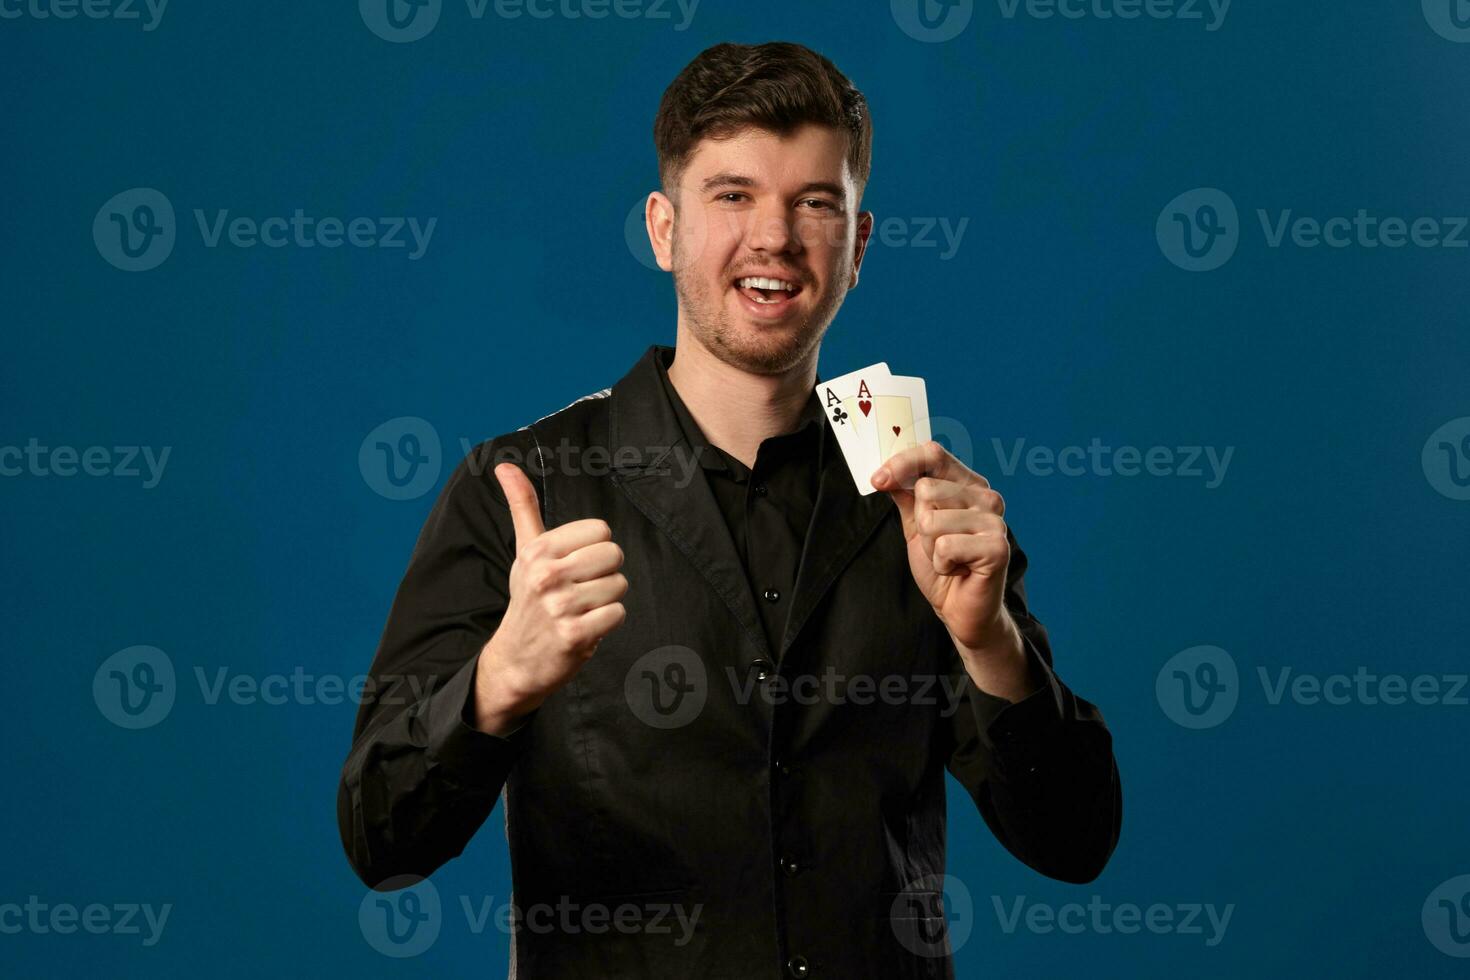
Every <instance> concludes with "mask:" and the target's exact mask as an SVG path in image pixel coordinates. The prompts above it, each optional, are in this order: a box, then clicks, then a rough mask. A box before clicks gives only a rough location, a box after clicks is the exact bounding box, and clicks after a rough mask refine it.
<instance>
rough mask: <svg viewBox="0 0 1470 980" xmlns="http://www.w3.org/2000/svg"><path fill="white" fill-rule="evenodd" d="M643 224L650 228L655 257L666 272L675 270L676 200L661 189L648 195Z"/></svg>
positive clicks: (650, 238) (649, 240)
mask: <svg viewBox="0 0 1470 980" xmlns="http://www.w3.org/2000/svg"><path fill="white" fill-rule="evenodd" d="M643 224H644V226H645V227H646V228H647V229H648V243H649V244H650V245H652V246H653V257H654V259H656V260H657V261H658V267H659V268H660V269H662V270H664V271H665V272H672V271H674V202H673V201H671V200H669V199H668V198H667V197H666V196H664V194H663V192H661V191H654V192H653V193H651V194H649V195H648V200H647V201H646V202H644V205H643Z"/></svg>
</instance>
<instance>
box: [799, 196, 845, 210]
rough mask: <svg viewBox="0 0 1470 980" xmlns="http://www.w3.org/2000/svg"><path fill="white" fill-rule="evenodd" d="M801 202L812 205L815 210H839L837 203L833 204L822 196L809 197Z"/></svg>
mask: <svg viewBox="0 0 1470 980" xmlns="http://www.w3.org/2000/svg"><path fill="white" fill-rule="evenodd" d="M801 203H802V204H806V205H810V206H811V207H812V208H814V209H815V210H818V211H836V210H837V205H835V204H833V203H832V202H831V201H826V200H823V199H822V198H820V197H809V198H807V199H806V200H804V201H802V202H801Z"/></svg>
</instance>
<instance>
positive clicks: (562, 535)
mask: <svg viewBox="0 0 1470 980" xmlns="http://www.w3.org/2000/svg"><path fill="white" fill-rule="evenodd" d="M495 478H496V479H497V480H498V481H500V487H501V489H502V490H503V491H504V493H505V500H506V503H507V504H508V505H509V506H510V516H511V521H512V522H513V524H514V525H515V537H516V542H515V543H516V557H515V562H514V563H513V564H512V565H511V567H510V604H509V605H508V606H507V607H506V610H505V615H504V616H503V617H502V618H501V621H500V627H499V628H498V629H497V630H496V631H495V635H494V636H492V637H491V638H490V641H489V642H488V643H486V644H485V648H484V649H483V650H482V651H481V652H480V661H479V666H478V668H477V672H476V676H475V724H476V727H477V728H479V729H480V730H481V731H483V732H489V733H491V734H504V733H506V732H509V731H512V730H514V729H515V727H517V725H518V723H519V719H520V718H521V717H522V716H524V715H526V714H528V713H529V712H531V711H533V710H535V709H536V708H537V707H539V706H540V704H541V702H542V701H545V700H546V699H547V698H548V697H550V696H551V694H552V693H553V692H555V691H556V690H558V689H559V688H561V687H562V686H563V685H565V684H566V683H568V682H569V681H570V680H571V679H572V678H573V677H574V676H576V673H577V671H578V670H580V669H581V667H582V665H583V664H584V663H586V662H587V660H588V659H589V658H590V657H591V656H592V654H593V653H594V652H595V651H596V649H597V645H598V643H599V642H601V640H602V638H603V637H604V636H606V635H607V634H608V633H610V632H612V631H613V630H614V629H616V628H617V627H618V626H619V625H621V624H622V622H623V620H624V618H626V616H627V610H625V609H624V608H623V604H622V602H621V600H622V598H623V596H624V595H625V594H626V593H627V591H628V580H627V579H626V578H625V577H624V576H623V575H622V573H621V572H619V571H618V569H620V568H621V567H622V565H623V549H621V548H619V547H618V546H617V545H616V544H615V543H614V542H613V540H612V528H611V527H609V526H608V524H607V522H606V521H602V520H597V519H595V518H592V519H588V520H581V521H572V522H571V523H569V524H563V525H561V526H560V527H556V528H553V529H552V530H550V531H548V530H546V528H545V526H544V525H543V524H542V523H541V507H540V503H539V501H538V500H537V497H536V488H535V487H533V486H532V485H531V481H530V480H529V479H527V478H526V474H525V473H523V472H521V470H520V468H519V467H517V466H515V465H513V464H511V463H501V464H500V465H499V466H497V467H495Z"/></svg>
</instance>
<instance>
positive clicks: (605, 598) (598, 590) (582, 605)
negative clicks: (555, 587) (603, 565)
mask: <svg viewBox="0 0 1470 980" xmlns="http://www.w3.org/2000/svg"><path fill="white" fill-rule="evenodd" d="M627 593H628V579H627V578H626V577H625V576H623V575H621V574H618V573H614V574H612V575H604V576H602V578H595V579H593V580H592V581H590V582H578V583H577V584H576V585H574V586H572V588H571V591H570V592H569V593H568V598H567V612H569V613H576V614H578V615H580V614H581V613H585V612H589V611H591V610H593V609H596V608H598V607H599V606H605V605H607V604H608V603H610V602H617V601H618V600H620V599H622V597H623V596H625V595H627Z"/></svg>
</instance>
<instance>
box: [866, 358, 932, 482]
mask: <svg viewBox="0 0 1470 980" xmlns="http://www.w3.org/2000/svg"><path fill="white" fill-rule="evenodd" d="M873 414H874V415H875V416H876V420H877V428H878V461H877V462H876V463H874V464H873V469H877V468H878V467H880V466H882V465H883V464H884V463H886V462H888V460H889V459H890V458H891V457H892V456H893V455H894V454H895V453H900V452H903V451H904V450H905V449H912V448H913V447H915V446H917V445H919V444H920V443H924V442H928V441H929V395H928V391H927V389H926V388H925V387H924V379H923V378H908V377H892V376H890V377H888V378H886V379H884V380H883V381H880V382H878V384H877V390H876V391H875V392H874V398H873ZM871 472H872V471H871V470H870V471H869V473H871Z"/></svg>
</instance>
